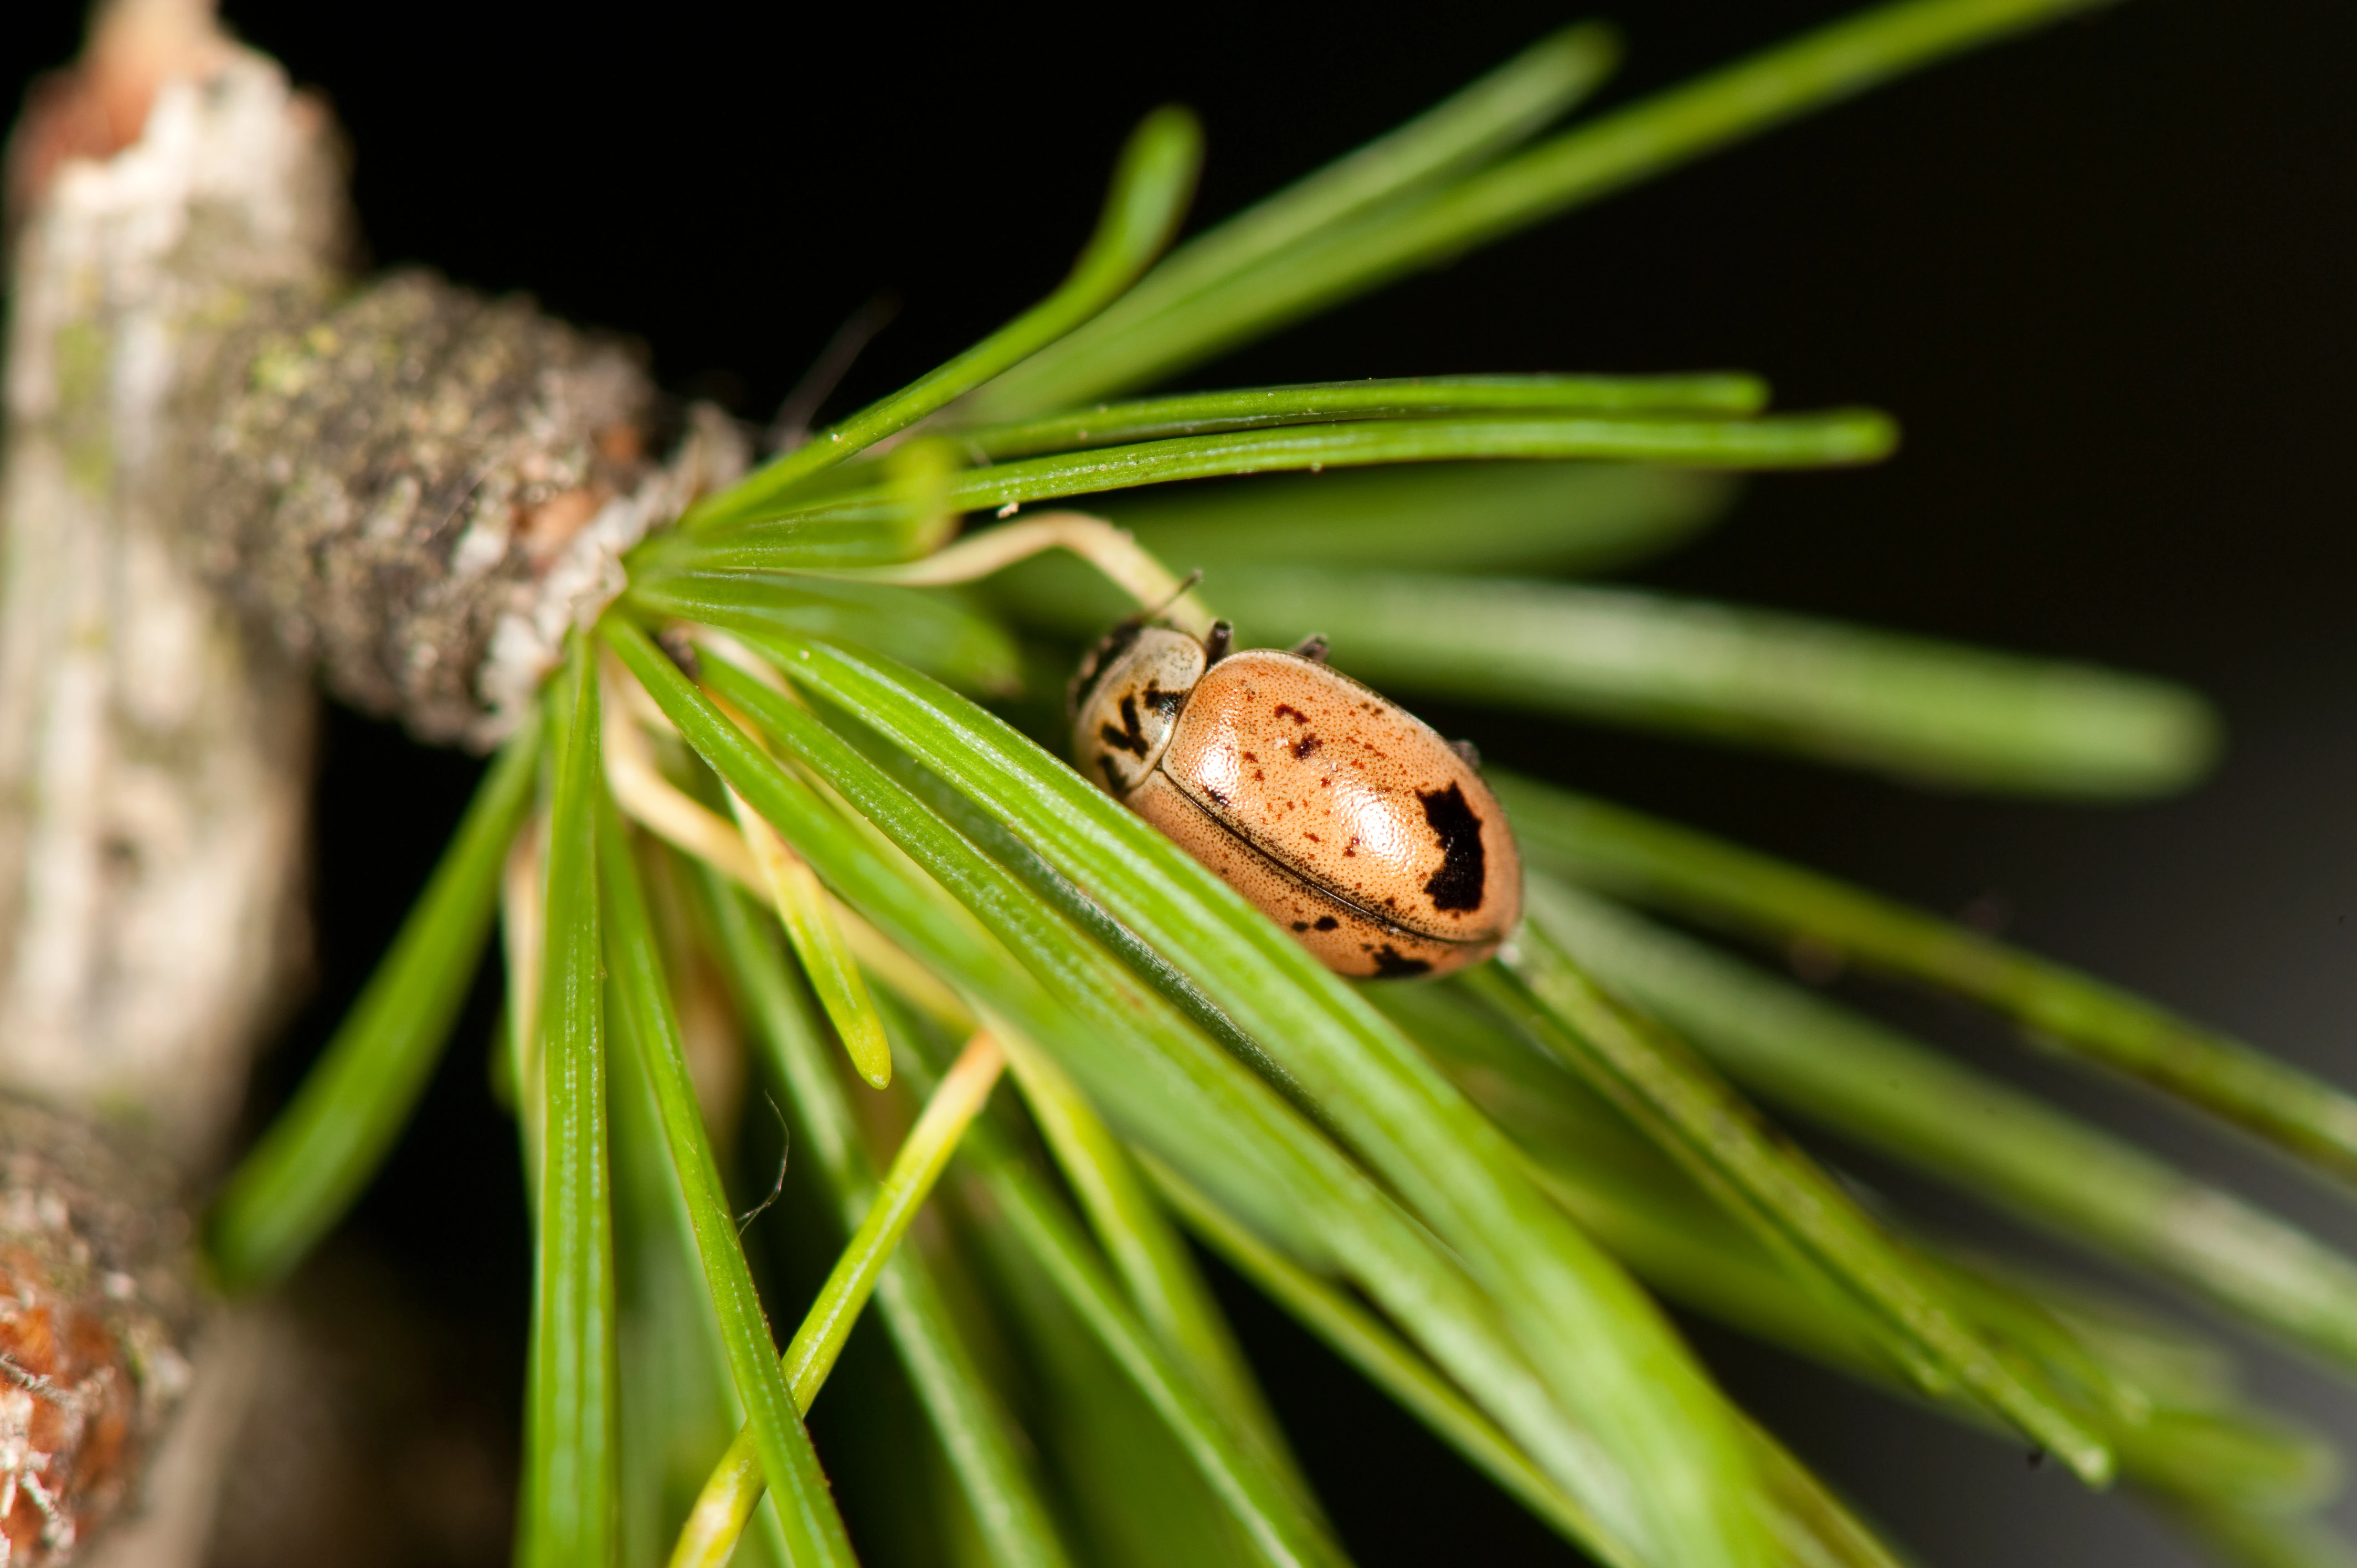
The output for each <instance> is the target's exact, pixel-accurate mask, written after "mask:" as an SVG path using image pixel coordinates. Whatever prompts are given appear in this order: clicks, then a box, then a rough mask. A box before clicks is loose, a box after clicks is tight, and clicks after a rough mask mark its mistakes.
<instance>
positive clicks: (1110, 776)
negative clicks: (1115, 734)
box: [1097, 752, 1123, 795]
mask: <svg viewBox="0 0 2357 1568" xmlns="http://www.w3.org/2000/svg"><path fill="white" fill-rule="evenodd" d="M1097 771H1098V772H1100V773H1102V774H1103V775H1104V776H1105V788H1106V789H1110V790H1112V791H1113V792H1114V794H1116V795H1118V794H1120V793H1121V792H1122V789H1123V785H1122V781H1121V775H1120V774H1118V773H1115V772H1114V770H1113V758H1112V757H1108V756H1106V755H1105V754H1104V753H1103V752H1099V753H1098V754H1097Z"/></svg>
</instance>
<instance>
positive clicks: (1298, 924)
mask: <svg viewBox="0 0 2357 1568" xmlns="http://www.w3.org/2000/svg"><path fill="white" fill-rule="evenodd" d="M1293 929H1295V930H1297V931H1306V930H1308V929H1309V922H1308V921H1307V920H1296V921H1294V922H1293Z"/></svg>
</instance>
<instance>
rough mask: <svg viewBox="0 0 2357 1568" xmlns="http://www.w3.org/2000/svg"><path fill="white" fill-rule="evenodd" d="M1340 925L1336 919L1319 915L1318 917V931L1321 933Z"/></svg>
mask: <svg viewBox="0 0 2357 1568" xmlns="http://www.w3.org/2000/svg"><path fill="white" fill-rule="evenodd" d="M1341 923H1342V922H1341V921H1340V920H1338V919H1336V918H1334V917H1333V916H1331V915H1320V916H1318V929H1319V930H1321V931H1330V930H1332V929H1334V928H1335V927H1337V926H1339V925H1340V924H1341Z"/></svg>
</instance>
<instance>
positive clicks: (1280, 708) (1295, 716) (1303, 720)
mask: <svg viewBox="0 0 2357 1568" xmlns="http://www.w3.org/2000/svg"><path fill="white" fill-rule="evenodd" d="M1276 716H1277V717H1278V718H1281V719H1291V720H1292V721H1293V722H1294V723H1295V724H1297V725H1306V724H1308V722H1309V715H1308V714H1305V713H1303V712H1302V711H1301V710H1300V709H1299V708H1297V707H1295V706H1294V705H1293V704H1292V703H1277V704H1276Z"/></svg>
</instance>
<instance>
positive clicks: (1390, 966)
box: [1375, 942, 1432, 980]
mask: <svg viewBox="0 0 2357 1568" xmlns="http://www.w3.org/2000/svg"><path fill="white" fill-rule="evenodd" d="M1430 972H1432V965H1430V964H1428V963H1426V962H1425V961H1424V960H1422V959H1420V958H1409V957H1407V956H1406V955H1405V954H1403V953H1402V952H1401V951H1400V950H1398V949H1397V948H1394V946H1392V944H1391V943H1389V942H1385V943H1384V944H1383V946H1382V947H1380V948H1377V949H1376V950H1375V978H1376V979H1377V980H1405V979H1406V978H1407V977H1408V976H1409V975H1411V974H1428V973H1430Z"/></svg>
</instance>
